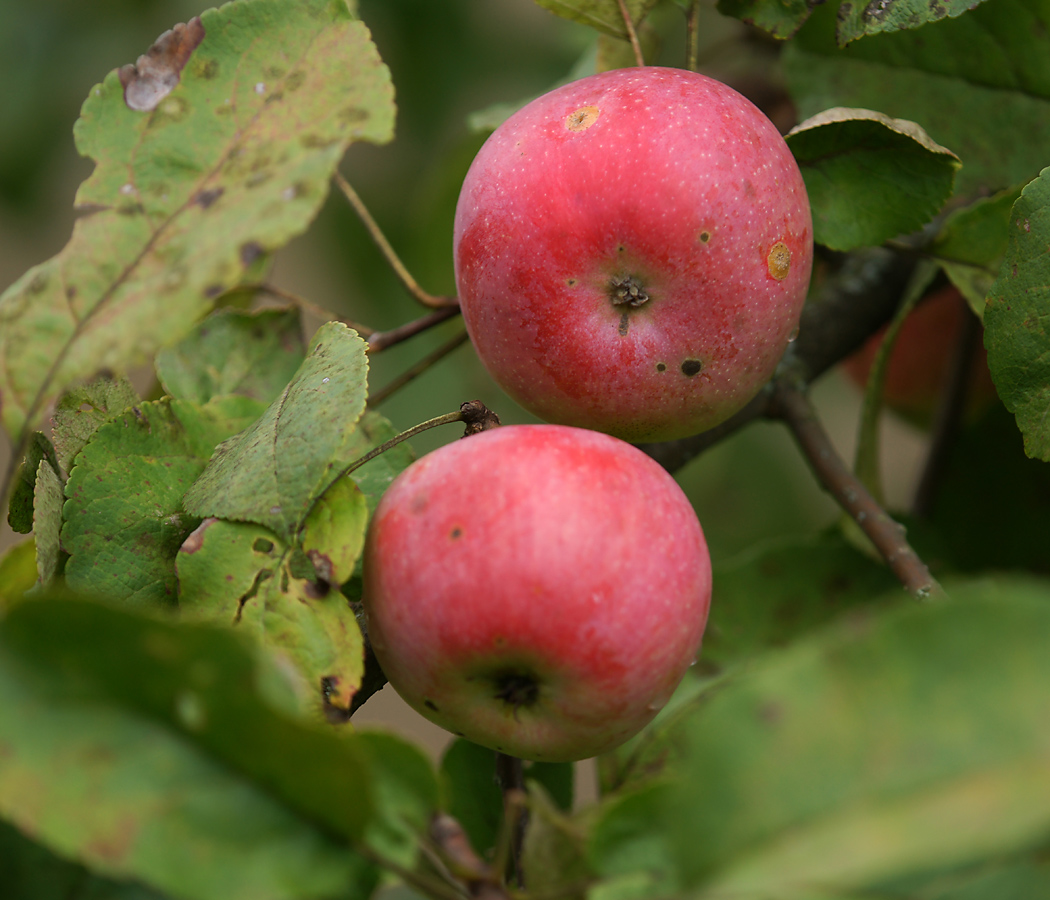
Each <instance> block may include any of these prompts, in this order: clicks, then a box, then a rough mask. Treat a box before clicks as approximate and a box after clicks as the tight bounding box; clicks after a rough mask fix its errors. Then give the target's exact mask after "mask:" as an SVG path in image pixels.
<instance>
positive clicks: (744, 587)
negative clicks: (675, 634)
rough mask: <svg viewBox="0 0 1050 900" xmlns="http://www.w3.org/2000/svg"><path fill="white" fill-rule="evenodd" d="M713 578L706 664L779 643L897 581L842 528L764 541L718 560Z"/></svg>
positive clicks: (721, 664) (885, 590) (875, 595)
mask: <svg viewBox="0 0 1050 900" xmlns="http://www.w3.org/2000/svg"><path fill="white" fill-rule="evenodd" d="M712 581H713V584H714V593H713V595H712V598H711V617H710V619H709V620H708V623H707V630H706V631H705V632H704V645H703V649H702V650H701V653H700V660H701V663H702V664H703V665H704V667H705V668H710V667H711V666H717V667H720V668H724V667H726V666H729V665H731V664H734V663H737V662H740V661H742V660H745V659H747V658H749V657H755V656H758V655H759V654H760V653H761V652H762V651H763V650H766V649H769V648H773V647H782V646H784V645H786V644H789V643H791V642H792V641H794V640H797V639H798V638H800V637H804V636H806V635H807V634H808V633H809V632H811V631H813V630H815V629H816V628H819V627H820V626H822V625H826V624H828V623H829V622H831V621H832V620H834V619H835V618H837V617H838V616H840V615H842V614H843V613H845V612H848V611H849V610H851V609H856V608H858V607H865V606H870V605H871V604H872V603H873V602H874V601H875V600H876V599H881V598H882V597H883V595H884V594H887V593H890V592H892V591H893V589H894V588H895V587H897V586H898V582H897V579H896V578H895V577H894V575H893V574H892V573H891V572H890V571H889V569H887V568H886V566H884V565H882V564H880V563H879V562H877V561H875V560H874V559H872V558H871V557H869V556H867V555H865V554H864V553H862V552H861V551H860V550H858V549H857V548H856V547H854V546H853V545H852V544H851V543H850V542H849V541H847V540H846V538H845V537H844V536H843V535H842V533H841V532H839V531H838V530H837V529H836V530H834V531H829V532H826V533H824V534H820V535H814V536H808V537H799V538H793V537H792V538H781V539H778V540H775V541H769V542H766V543H764V544H759V545H757V546H755V547H754V548H752V549H750V550H747V551H745V552H744V553H741V554H739V555H737V556H735V557H733V558H732V559H729V560H727V561H725V562H723V563H721V564H718V565H716V566H715V568H714V572H713V577H712Z"/></svg>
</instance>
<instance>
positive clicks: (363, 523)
mask: <svg viewBox="0 0 1050 900" xmlns="http://www.w3.org/2000/svg"><path fill="white" fill-rule="evenodd" d="M367 527H368V503H367V501H366V500H365V495H364V494H363V493H362V492H361V489H360V488H359V487H358V486H357V485H356V484H355V483H354V482H353V481H352V480H351V479H349V478H339V479H337V480H336V481H334V482H333V483H332V485H331V487H329V488H328V490H326V491H325V492H324V493H323V494H322V495H321V496H320V497H319V498H318V500H317V503H316V504H315V505H314V508H313V509H312V510H310V514H309V515H308V516H307V517H306V521H305V522H303V530H302V549H303V552H304V553H305V554H306V555H307V556H308V557H309V559H310V562H312V563H313V566H314V571H315V572H316V573H317V576H318V578H320V579H321V580H322V581H325V582H327V583H328V584H332V585H340V584H343V583H344V582H346V581H349V580H350V576H351V575H353V574H354V566H355V565H357V561H358V559H360V558H361V551H362V550H363V549H364V546H365V529H366V528H367Z"/></svg>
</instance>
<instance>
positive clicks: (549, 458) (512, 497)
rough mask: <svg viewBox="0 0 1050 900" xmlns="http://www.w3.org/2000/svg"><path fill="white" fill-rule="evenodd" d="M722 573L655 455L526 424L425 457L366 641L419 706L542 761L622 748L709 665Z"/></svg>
mask: <svg viewBox="0 0 1050 900" xmlns="http://www.w3.org/2000/svg"><path fill="white" fill-rule="evenodd" d="M710 596H711V564H710V559H709V557H708V552H707V545H706V543H705V541H704V535H703V532H702V530H701V528H700V523H699V522H698V521H697V519H696V514H695V513H694V512H693V508H692V506H691V505H690V503H689V501H688V500H687V499H686V497H685V495H684V494H683V493H682V490H681V489H680V488H679V487H678V485H677V484H676V483H675V481H674V479H673V478H671V476H670V475H668V474H667V472H665V471H664V470H663V469H662V468H661V467H660V466H659V465H657V464H656V463H655V462H654V461H653V460H652V459H650V458H649V457H648V456H646V455H645V454H644V453H642V452H641V451H640V450H638V449H636V448H634V447H632V446H630V445H629V444H626V443H624V442H623V441H619V440H616V439H615V438H612V437H609V436H607V435H603V434H598V433H597V432H593V431H585V430H582V429H578V428H566V427H563V426H557V425H517V426H514V425H511V426H504V427H502V428H497V429H494V430H492V431H486V432H483V433H481V434H478V435H475V436H473V437H469V438H466V439H463V440H460V441H457V442H455V443H452V444H448V445H446V446H444V447H442V448H440V449H439V450H437V451H435V452H433V453H430V454H428V455H427V456H425V457H423V458H422V459H420V460H419V461H418V462H416V463H415V464H414V465H412V466H410V467H409V468H408V469H407V470H405V472H403V473H402V474H401V475H400V476H399V477H398V478H397V479H396V480H395V481H394V483H393V484H392V485H391V486H390V488H389V489H388V490H387V492H386V494H385V495H384V496H383V499H382V501H381V502H380V504H379V506H378V508H377V510H376V513H375V516H374V518H373V521H372V524H371V527H370V529H369V533H368V539H367V543H366V546H365V561H364V605H365V612H366V615H367V623H368V633H369V638H370V640H371V643H372V647H373V648H374V650H375V653H376V656H377V658H378V659H379V662H380V664H381V665H382V666H383V670H384V671H385V672H386V675H387V677H388V678H389V679H390V683H391V684H392V685H393V686H394V688H396V690H397V692H398V693H399V694H401V696H402V697H403V698H404V699H405V700H406V701H407V702H408V703H409V704H410V705H411V706H413V707H414V708H415V709H416V710H417V711H418V712H420V713H421V714H422V715H424V716H426V717H427V718H428V719H430V720H432V721H433V722H436V723H437V724H438V725H440V726H442V727H443V728H446V729H448V730H449V731H452V732H454V733H456V734H459V735H463V736H465V737H467V738H469V739H470V740H472V741H474V742H476V743H479V744H483V745H485V746H487V747H491V748H493V749H497V750H502V751H504V752H506V753H509V754H511V755H514V756H520V757H522V758H525V759H534V760H552V761H563V760H575V759H583V758H586V757H590V756H594V755H596V754H598V753H602V752H604V751H607V750H610V749H612V748H613V747H616V746H617V745H619V744H620V743H622V742H623V741H625V740H627V739H628V738H629V737H631V736H632V735H633V734H635V733H637V732H638V731H639V729H641V728H642V727H643V726H644V725H645V724H646V723H647V722H649V721H650V719H652V717H653V716H654V715H655V714H656V712H657V711H658V710H659V709H660V708H661V707H662V706H663V705H664V703H665V702H666V701H667V699H668V698H669V697H670V696H671V693H672V692H673V691H674V689H675V687H676V686H677V685H678V683H679V681H680V680H681V678H682V676H683V675H684V674H685V671H686V669H687V668H688V667H689V666H690V664H691V663H692V662H693V660H694V659H695V658H696V654H697V651H698V650H699V647H700V639H701V636H702V635H703V631H704V625H705V623H706V621H707V611H708V606H709V603H710Z"/></svg>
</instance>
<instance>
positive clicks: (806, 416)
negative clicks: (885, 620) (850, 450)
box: [771, 378, 941, 600]
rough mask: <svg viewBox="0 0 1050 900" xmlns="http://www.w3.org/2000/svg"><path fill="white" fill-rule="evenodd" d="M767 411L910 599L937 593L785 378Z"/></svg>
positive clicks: (805, 400)
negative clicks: (780, 421) (783, 425)
mask: <svg viewBox="0 0 1050 900" xmlns="http://www.w3.org/2000/svg"><path fill="white" fill-rule="evenodd" d="M771 412H772V413H773V414H774V415H777V416H779V417H780V418H781V419H783V420H784V422H785V423H787V426H788V428H790V429H791V433H792V434H793V435H794V437H795V440H796V442H797V443H798V445H799V447H800V448H801V450H802V453H803V455H804V456H805V457H806V460H807V461H808V462H809V465H810V467H811V468H812V469H813V472H814V474H815V475H816V476H817V479H818V480H819V481H820V483H821V485H822V486H823V487H824V489H825V490H826V491H828V493H830V494H831V495H832V496H833V497H834V498H835V500H836V501H837V502H838V504H839V505H840V506H841V507H842V508H843V509H844V510H845V511H846V512H847V513H849V514H850V516H851V517H852V518H853V520H854V521H855V522H856V523H857V525H859V526H860V528H861V530H862V531H863V532H864V534H866V535H867V536H868V538H869V539H870V540H871V542H872V543H873V544H874V545H875V547H876V548H877V549H878V551H879V553H881V554H882V557H883V558H884V559H885V560H886V563H887V565H889V567H890V569H891V570H892V571H893V574H894V575H896V576H897V578H898V579H900V582H901V584H903V585H904V587H905V588H907V589H908V591H909V592H910V593H911V594H912V596H914V597H915V598H916V599H919V600H926V599H928V598H930V597H931V596H933V595H938V594H940V593H941V588H940V585H938V584H937V582H936V581H935V580H934V578H933V576H932V575H931V574H930V570H929V569H928V568H927V567H926V563H924V562H923V561H922V560H921V559H920V558H919V556H918V555H917V554H916V553H915V551H914V550H913V549H912V548H911V545H910V544H909V543H908V541H907V539H906V538H905V536H904V529H903V528H902V527H901V526H900V525H899V524H898V523H897V522H894V521H893V519H891V518H890V516H889V515H888V514H887V513H886V511H885V510H884V509H883V508H882V507H881V506H879V504H878V503H876V502H875V499H874V498H873V497H872V496H871V494H869V493H868V491H867V489H866V488H865V487H864V485H863V484H862V483H861V481H860V480H859V479H858V478H857V477H856V475H854V474H853V472H851V471H850V469H849V467H848V466H847V465H846V464H845V462H843V460H842V458H841V457H840V456H839V455H838V453H837V452H836V451H835V448H834V447H833V446H832V444H831V439H830V438H829V437H828V435H827V432H826V431H825V430H824V426H823V425H822V424H821V423H820V419H819V418H818V417H817V413H816V410H814V409H813V405H812V404H811V403H810V401H809V398H808V397H807V396H806V394H805V393H804V391H803V390H801V389H800V388H799V387H796V386H795V385H793V384H791V383H790V381H789V379H787V378H781V379H779V380H778V381H777V382H776V384H775V388H774V394H773V398H772V406H771Z"/></svg>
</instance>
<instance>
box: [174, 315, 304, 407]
mask: <svg viewBox="0 0 1050 900" xmlns="http://www.w3.org/2000/svg"><path fill="white" fill-rule="evenodd" d="M304 355H305V351H304V347H303V339H302V331H301V323H300V316H299V310H298V308H292V309H265V310H260V311H258V312H254V313H253V312H247V311H242V310H238V309H229V308H227V309H220V310H218V311H217V312H214V313H212V314H211V315H210V316H208V318H206V319H204V321H202V322H200V323H199V324H198V325H197V326H196V327H195V328H194V329H193V331H192V332H190V334H189V335H187V336H186V337H185V338H183V339H182V340H181V341H179V343H178V344H176V345H175V346H173V347H168V348H166V349H164V350H161V351H160V353H158V354H157V359H156V368H157V377H158V378H160V383H161V384H162V385H163V386H164V390H165V391H167V392H168V393H169V394H171V396H172V397H175V398H176V399H179V400H192V401H194V402H196V403H207V402H208V401H209V400H211V399H212V397H216V396H218V395H220V394H243V395H244V396H246V397H251V398H252V399H254V400H258V401H259V402H260V403H264V404H267V403H270V402H272V401H273V400H274V399H275V398H276V397H278V396H279V395H280V393H281V391H283V390H284V388H285V385H287V384H288V382H289V381H291V380H292V377H293V376H294V375H295V371H296V369H298V368H299V366H300V365H301V364H302V361H303V357H304Z"/></svg>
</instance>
